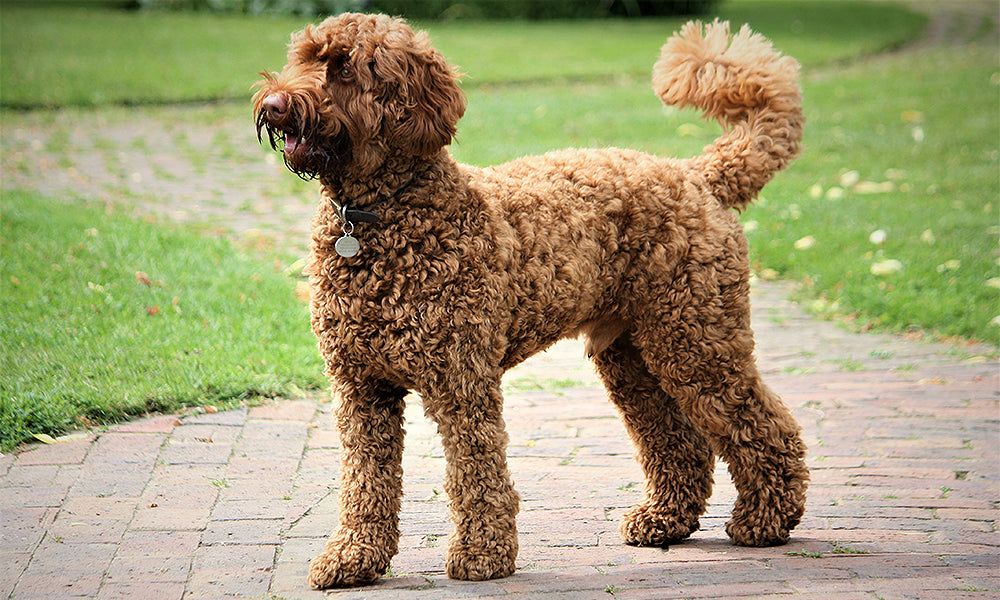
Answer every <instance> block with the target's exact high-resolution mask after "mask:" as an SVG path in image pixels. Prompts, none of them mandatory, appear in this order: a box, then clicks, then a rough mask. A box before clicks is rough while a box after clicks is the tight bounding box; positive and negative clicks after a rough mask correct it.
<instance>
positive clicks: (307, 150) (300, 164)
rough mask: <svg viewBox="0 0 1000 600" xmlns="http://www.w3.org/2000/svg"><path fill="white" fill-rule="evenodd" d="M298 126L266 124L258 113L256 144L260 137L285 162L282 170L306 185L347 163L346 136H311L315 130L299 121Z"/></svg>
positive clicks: (348, 156)
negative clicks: (286, 170) (279, 154)
mask: <svg viewBox="0 0 1000 600" xmlns="http://www.w3.org/2000/svg"><path fill="white" fill-rule="evenodd" d="M295 122H298V125H290V124H283V125H280V126H279V125H275V124H272V123H270V122H268V121H267V118H266V116H265V115H264V114H263V113H261V114H258V115H257V140H258V141H259V142H262V143H263V138H264V133H265V132H266V134H267V141H268V143H269V144H270V146H271V148H272V149H274V150H280V151H281V153H282V157H283V158H284V161H285V167H287V168H288V170H289V171H291V172H292V173H295V174H296V175H298V176H299V177H301V178H302V179H304V180H306V181H309V180H312V179H316V178H318V177H320V176H321V175H324V174H328V173H330V172H331V171H333V170H337V169H338V168H341V167H343V166H344V165H346V164H348V163H349V162H350V158H351V143H350V139H349V138H348V136H347V134H346V132H344V131H343V130H341V132H340V133H338V134H337V135H334V136H332V137H326V136H322V135H319V134H317V133H313V132H314V131H315V128H311V127H306V126H305V125H304V124H303V123H302V122H301V121H298V120H295V119H293V120H291V121H290V122H289V123H295Z"/></svg>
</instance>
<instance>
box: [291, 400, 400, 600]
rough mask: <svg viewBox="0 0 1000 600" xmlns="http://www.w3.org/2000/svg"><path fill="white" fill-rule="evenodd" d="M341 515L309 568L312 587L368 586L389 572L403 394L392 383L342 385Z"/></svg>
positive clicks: (395, 530)
mask: <svg viewBox="0 0 1000 600" xmlns="http://www.w3.org/2000/svg"><path fill="white" fill-rule="evenodd" d="M337 391H338V392H339V394H337V396H338V399H337V400H338V405H337V409H336V416H337V427H338V429H339V431H340V444H341V451H340V452H341V473H340V479H341V485H340V491H339V498H338V500H339V503H340V518H339V524H338V527H337V529H336V530H335V531H334V533H333V535H332V536H331V537H330V539H329V541H328V542H327V544H326V548H325V549H324V550H323V552H321V553H320V554H319V555H318V556H316V557H315V558H314V559H313V561H312V563H311V564H310V566H309V585H311V586H312V587H314V588H319V589H326V588H331V587H345V586H355V585H365V584H368V583H372V582H374V581H375V580H376V579H378V578H379V577H381V576H382V574H383V573H385V571H386V569H387V568H388V566H389V561H390V560H392V557H393V556H395V554H396V552H397V551H398V548H399V509H400V501H401V497H402V489H403V488H402V485H403V469H402V466H401V461H402V455H403V409H404V408H405V402H404V401H403V396H404V395H405V394H406V390H405V389H403V388H399V387H395V386H391V385H375V384H364V385H362V386H357V385H355V384H353V383H352V384H349V385H341V386H339V387H338V390H337Z"/></svg>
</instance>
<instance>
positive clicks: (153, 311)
mask: <svg viewBox="0 0 1000 600" xmlns="http://www.w3.org/2000/svg"><path fill="white" fill-rule="evenodd" d="M146 314H147V315H149V316H151V317H155V316H156V315H158V314H160V307H159V306H156V305H155V304H154V305H152V306H147V307H146Z"/></svg>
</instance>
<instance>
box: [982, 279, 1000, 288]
mask: <svg viewBox="0 0 1000 600" xmlns="http://www.w3.org/2000/svg"><path fill="white" fill-rule="evenodd" d="M985 285H986V287H991V288H993V289H995V290H1000V277H990V278H989V279H987V280H986V283H985Z"/></svg>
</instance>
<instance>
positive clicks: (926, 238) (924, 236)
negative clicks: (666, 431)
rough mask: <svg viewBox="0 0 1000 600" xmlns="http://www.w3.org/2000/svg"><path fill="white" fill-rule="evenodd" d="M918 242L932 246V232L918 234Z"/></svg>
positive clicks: (933, 240) (926, 230) (928, 230)
mask: <svg viewBox="0 0 1000 600" xmlns="http://www.w3.org/2000/svg"><path fill="white" fill-rule="evenodd" d="M920 241H921V242H923V243H925V244H927V245H929V246H930V245H933V244H934V242H935V241H936V240H935V239H934V232H933V231H931V230H930V229H925V230H924V232H923V233H921V234H920Z"/></svg>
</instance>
